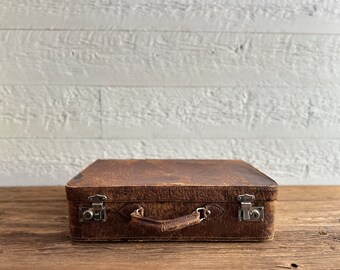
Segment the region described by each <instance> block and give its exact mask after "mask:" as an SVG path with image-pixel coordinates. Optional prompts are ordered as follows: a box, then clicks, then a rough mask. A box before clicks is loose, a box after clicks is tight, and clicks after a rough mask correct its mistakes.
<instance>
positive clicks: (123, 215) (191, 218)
mask: <svg viewBox="0 0 340 270" xmlns="http://www.w3.org/2000/svg"><path fill="white" fill-rule="evenodd" d="M65 188H66V195H67V199H68V205H69V224H70V235H71V239H72V240H75V241H261V240H267V239H272V238H273V236H274V212H275V200H276V197H277V184H276V183H275V181H273V180H272V179H270V178H269V177H268V176H266V175H264V174H263V173H261V172H259V171H258V170H256V169H255V168H254V167H252V166H251V165H249V164H247V163H245V162H243V161H240V160H97V161H95V162H94V163H92V164H91V165H90V166H88V167H87V168H85V169H84V170H83V171H82V172H80V173H79V174H78V175H76V176H75V177H73V178H72V179H71V180H70V181H69V182H68V183H67V185H66V187H65Z"/></svg>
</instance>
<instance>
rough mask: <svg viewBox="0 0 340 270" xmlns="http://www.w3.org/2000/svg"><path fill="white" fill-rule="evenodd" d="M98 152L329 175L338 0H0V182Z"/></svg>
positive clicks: (290, 174) (323, 180) (21, 180)
mask: <svg viewBox="0 0 340 270" xmlns="http://www.w3.org/2000/svg"><path fill="white" fill-rule="evenodd" d="M97 158H209V159H211V158H238V159H244V160H246V161H248V162H250V163H252V164H254V165H255V166H256V167H258V168H259V169H261V170H262V171H264V172H265V173H267V174H268V175H269V176H271V177H273V178H274V179H276V180H277V181H278V182H279V184H340V1H338V0H331V1H318V0H295V1H291V0H287V1H280V0H270V1H264V0H263V1H262V0H259V1H248V0H237V1H236V0H230V1H228V0H202V1H195V0H166V1H164V0H162V1H161V0H125V1H120V0H110V1H102V0H98V1H97V0H95V1H93V0H92V1H90V0H86V1H85V0H73V1H66V0H58V1H49V0H47V1H29V0H12V1H5V0H0V186H11V185H54V184H61V185H62V184H64V183H65V182H66V181H67V180H68V179H69V178H70V177H71V176H73V175H74V174H76V173H77V171H79V170H80V169H81V168H82V167H84V166H85V165H87V164H88V163H90V162H92V161H93V160H95V159H97Z"/></svg>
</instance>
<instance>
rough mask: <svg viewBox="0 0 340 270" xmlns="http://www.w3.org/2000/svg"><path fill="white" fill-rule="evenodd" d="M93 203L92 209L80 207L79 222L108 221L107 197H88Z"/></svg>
mask: <svg viewBox="0 0 340 270" xmlns="http://www.w3.org/2000/svg"><path fill="white" fill-rule="evenodd" d="M88 200H89V201H90V202H91V203H92V205H91V207H79V221H80V222H84V221H92V220H94V221H106V208H105V206H104V202H105V201H106V200H107V197H106V196H104V195H99V194H97V195H94V196H90V197H88Z"/></svg>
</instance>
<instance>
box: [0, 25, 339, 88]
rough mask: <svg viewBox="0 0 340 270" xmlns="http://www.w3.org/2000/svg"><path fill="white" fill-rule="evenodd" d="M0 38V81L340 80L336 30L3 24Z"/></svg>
mask: <svg viewBox="0 0 340 270" xmlns="http://www.w3.org/2000/svg"><path fill="white" fill-rule="evenodd" d="M0 44H1V46H0V66H1V69H0V71H1V72H0V84H2V85H4V84H9V85H13V84H30V85H32V84H49V85H60V84H62V85H65V84H66V85H114V86H160V85H162V86H223V85H224V86H252V87H255V86H280V87H285V86H292V87H298V86H300V87H309V86H311V87H317V86H319V87H327V86H337V85H338V84H339V83H340V66H339V65H338V63H339V55H340V46H339V44H340V36H339V35H291V34H262V33H261V34H250V33H206V32H195V33H189V32H163V33H162V32H144V31H143V32H135V31H132V32H131V31H128V32H125V31H7V30H5V31H0Z"/></svg>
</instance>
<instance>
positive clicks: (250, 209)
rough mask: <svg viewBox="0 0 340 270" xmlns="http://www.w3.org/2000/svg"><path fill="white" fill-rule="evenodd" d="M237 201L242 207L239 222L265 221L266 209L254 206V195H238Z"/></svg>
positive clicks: (239, 211) (239, 212)
mask: <svg viewBox="0 0 340 270" xmlns="http://www.w3.org/2000/svg"><path fill="white" fill-rule="evenodd" d="M237 200H238V201H239V202H240V204H241V207H239V210H238V220H239V221H263V219H264V207H263V206H253V204H252V202H253V201H254V200H255V196H254V195H249V194H243V195H238V196H237Z"/></svg>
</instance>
